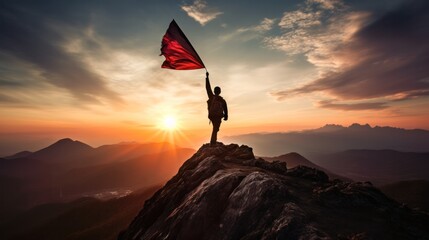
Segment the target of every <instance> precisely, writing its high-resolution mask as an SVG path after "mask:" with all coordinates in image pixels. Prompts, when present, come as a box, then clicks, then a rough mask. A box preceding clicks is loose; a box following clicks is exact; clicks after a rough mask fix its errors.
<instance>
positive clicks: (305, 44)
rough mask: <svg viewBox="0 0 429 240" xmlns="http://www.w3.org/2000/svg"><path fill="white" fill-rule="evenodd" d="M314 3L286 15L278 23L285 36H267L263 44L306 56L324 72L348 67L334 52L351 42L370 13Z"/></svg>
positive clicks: (289, 53)
mask: <svg viewBox="0 0 429 240" xmlns="http://www.w3.org/2000/svg"><path fill="white" fill-rule="evenodd" d="M313 3H314V1H307V2H306V4H305V5H304V6H302V7H301V8H299V9H298V10H295V11H290V12H285V13H283V17H282V18H281V19H280V22H279V24H278V25H279V27H280V30H281V31H282V33H281V34H280V35H277V36H270V37H266V38H265V39H264V43H265V44H266V45H267V46H268V47H270V48H272V49H278V50H281V51H284V52H285V53H287V54H288V55H297V54H304V55H305V56H306V57H307V60H308V61H309V62H310V63H312V64H314V65H315V66H316V67H317V68H318V69H319V71H320V72H322V73H323V72H327V71H332V70H333V69H336V68H339V67H343V66H344V65H345V64H347V62H345V61H344V60H343V59H340V58H338V57H336V56H335V55H333V54H332V53H333V52H334V51H335V50H336V49H337V48H338V46H341V45H343V44H345V43H347V42H349V41H350V39H351V38H352V36H353V34H355V33H356V31H357V30H359V29H360V28H361V27H362V26H363V25H364V24H365V22H366V21H367V19H368V18H369V14H368V13H366V12H347V11H346V10H345V9H346V8H344V7H343V5H341V4H332V5H329V6H332V8H331V7H329V8H323V7H322V8H321V7H320V6H321V5H320V4H316V5H315V4H313ZM336 6H338V7H336ZM334 7H336V8H334Z"/></svg>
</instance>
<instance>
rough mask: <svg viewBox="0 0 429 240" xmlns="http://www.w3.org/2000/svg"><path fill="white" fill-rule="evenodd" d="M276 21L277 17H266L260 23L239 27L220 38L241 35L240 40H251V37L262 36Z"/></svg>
mask: <svg viewBox="0 0 429 240" xmlns="http://www.w3.org/2000/svg"><path fill="white" fill-rule="evenodd" d="M275 22H276V19H271V18H264V19H263V20H262V21H261V22H260V23H259V24H258V25H255V26H250V27H242V28H238V29H236V30H235V31H234V32H232V33H229V34H226V35H223V36H221V37H220V40H222V41H229V40H231V39H234V38H238V37H239V39H240V40H243V41H249V40H251V39H254V38H257V37H261V36H262V34H263V33H266V32H267V31H270V30H271V29H272V28H273V26H274V24H275Z"/></svg>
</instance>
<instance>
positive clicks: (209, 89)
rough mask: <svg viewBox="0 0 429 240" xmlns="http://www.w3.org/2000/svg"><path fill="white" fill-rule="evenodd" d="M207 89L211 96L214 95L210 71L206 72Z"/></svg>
mask: <svg viewBox="0 0 429 240" xmlns="http://www.w3.org/2000/svg"><path fill="white" fill-rule="evenodd" d="M206 91H207V96H208V97H209V98H211V97H213V91H212V87H211V86H210V81H209V72H206Z"/></svg>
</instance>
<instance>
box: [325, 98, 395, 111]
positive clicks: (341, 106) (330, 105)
mask: <svg viewBox="0 0 429 240" xmlns="http://www.w3.org/2000/svg"><path fill="white" fill-rule="evenodd" d="M317 105H318V107H320V108H326V109H333V110H342V111H362V110H380V109H385V108H388V106H387V105H386V103H385V102H363V103H336V102H334V101H333V100H322V101H319V102H318V103H317Z"/></svg>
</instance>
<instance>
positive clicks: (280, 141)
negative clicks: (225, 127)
mask: <svg viewBox="0 0 429 240" xmlns="http://www.w3.org/2000/svg"><path fill="white" fill-rule="evenodd" d="M224 140H226V141H228V142H237V143H240V144H245V145H250V146H254V147H255V153H256V154H257V155H258V156H277V155H281V154H284V153H285V152H299V153H300V154H303V155H305V156H307V157H309V159H314V157H316V156H317V155H318V154H325V153H333V152H339V151H345V150H348V149H374V150H377V149H392V150H398V151H409V152H427V151H429V131H428V130H423V129H402V128H395V127H379V126H376V127H371V126H370V125H369V124H365V125H360V124H357V123H355V124H352V125H350V126H349V127H343V126H341V125H335V124H327V125H325V126H323V127H321V128H316V129H310V130H303V131H291V132H274V133H249V134H242V135H235V136H228V137H225V138H224Z"/></svg>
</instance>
